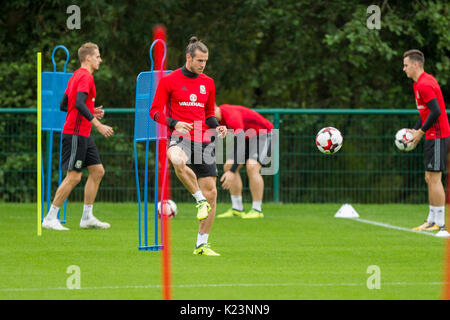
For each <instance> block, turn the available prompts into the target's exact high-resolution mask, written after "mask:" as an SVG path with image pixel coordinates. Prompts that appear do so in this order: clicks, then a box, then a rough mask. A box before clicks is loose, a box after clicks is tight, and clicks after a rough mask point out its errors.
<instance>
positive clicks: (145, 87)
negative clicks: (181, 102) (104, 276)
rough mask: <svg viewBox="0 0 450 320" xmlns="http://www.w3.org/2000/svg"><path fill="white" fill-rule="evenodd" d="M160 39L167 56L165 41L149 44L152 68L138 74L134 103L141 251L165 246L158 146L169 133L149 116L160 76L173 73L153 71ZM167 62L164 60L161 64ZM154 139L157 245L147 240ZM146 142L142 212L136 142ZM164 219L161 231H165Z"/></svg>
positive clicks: (135, 161)
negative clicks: (160, 207)
mask: <svg viewBox="0 0 450 320" xmlns="http://www.w3.org/2000/svg"><path fill="white" fill-rule="evenodd" d="M158 42H161V43H162V44H163V45H164V56H163V58H162V62H164V60H165V59H166V52H167V47H166V44H165V42H164V41H163V40H161V39H158V40H155V41H153V43H152V45H151V46H150V52H149V55H150V62H151V67H150V71H145V72H141V73H140V74H139V75H138V76H137V80H136V103H135V117H134V166H135V173H136V189H137V200H138V218H139V223H138V228H139V246H138V250H141V251H158V250H161V249H162V248H163V246H162V231H161V235H160V237H158V146H159V140H160V139H167V137H166V134H164V133H162V132H161V131H160V128H159V124H158V123H156V122H155V121H153V119H150V107H151V105H152V102H153V98H154V96H155V93H156V88H157V86H158V82H159V79H160V78H161V77H162V76H164V75H166V74H168V73H170V72H171V71H170V70H158V71H154V70H153V67H154V64H153V57H152V51H153V47H154V46H155V44H156V43H158ZM161 65H164V63H161ZM164 132H165V131H164ZM151 141H155V142H156V148H155V158H154V159H155V172H154V174H155V177H154V181H155V192H154V215H153V216H154V221H153V222H154V230H155V231H154V244H153V245H149V243H148V223H149V215H148V154H149V143H150V142H151ZM138 142H145V164H144V212H143V214H142V207H141V205H142V202H141V191H140V182H139V166H138V153H137V143H138ZM162 220H163V219H161V230H162Z"/></svg>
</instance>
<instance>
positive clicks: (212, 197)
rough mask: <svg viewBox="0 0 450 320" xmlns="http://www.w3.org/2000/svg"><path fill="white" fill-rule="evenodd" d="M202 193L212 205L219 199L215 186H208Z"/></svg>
mask: <svg viewBox="0 0 450 320" xmlns="http://www.w3.org/2000/svg"><path fill="white" fill-rule="evenodd" d="M202 193H203V195H204V196H205V197H206V200H208V202H209V203H210V204H211V202H215V201H216V199H217V188H216V186H215V185H208V186H206V187H204V188H203V190H202Z"/></svg>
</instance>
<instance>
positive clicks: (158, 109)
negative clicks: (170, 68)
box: [150, 78, 192, 132]
mask: <svg viewBox="0 0 450 320" xmlns="http://www.w3.org/2000/svg"><path fill="white" fill-rule="evenodd" d="M169 96H170V90H169V89H168V84H167V81H166V80H165V79H164V78H163V79H161V80H160V81H159V84H158V87H157V88H156V94H155V98H154V99H153V103H152V106H151V107H150V118H152V119H153V120H154V121H156V122H158V123H159V124H162V125H166V126H168V127H169V128H170V129H175V130H177V131H180V132H184V131H189V130H191V129H192V126H190V125H189V124H187V123H185V122H182V121H178V120H177V119H174V118H171V117H169V116H167V115H166V114H165V113H164V112H163V110H164V106H166V105H167V103H168V102H169Z"/></svg>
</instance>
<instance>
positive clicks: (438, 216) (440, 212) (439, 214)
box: [430, 206, 445, 227]
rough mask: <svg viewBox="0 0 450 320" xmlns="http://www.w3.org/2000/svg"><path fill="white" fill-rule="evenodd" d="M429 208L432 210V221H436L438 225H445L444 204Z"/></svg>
mask: <svg viewBox="0 0 450 320" xmlns="http://www.w3.org/2000/svg"><path fill="white" fill-rule="evenodd" d="M430 208H431V209H432V210H433V211H434V223H436V224H437V225H438V226H439V227H443V226H444V225H445V206H443V207H433V206H430Z"/></svg>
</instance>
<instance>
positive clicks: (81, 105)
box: [75, 91, 94, 121]
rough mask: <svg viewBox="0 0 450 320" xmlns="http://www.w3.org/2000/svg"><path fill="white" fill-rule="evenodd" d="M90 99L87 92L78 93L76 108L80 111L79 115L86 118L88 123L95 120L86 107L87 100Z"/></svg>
mask: <svg viewBox="0 0 450 320" xmlns="http://www.w3.org/2000/svg"><path fill="white" fill-rule="evenodd" d="M87 97H88V94H87V93H86V92H81V91H78V92H77V99H76V100H75V108H76V109H77V110H78V112H79V113H81V115H82V116H83V117H85V118H86V119H87V120H88V121H92V119H94V116H93V115H92V113H91V112H90V111H89V108H88V107H87V105H86V99H87Z"/></svg>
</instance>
